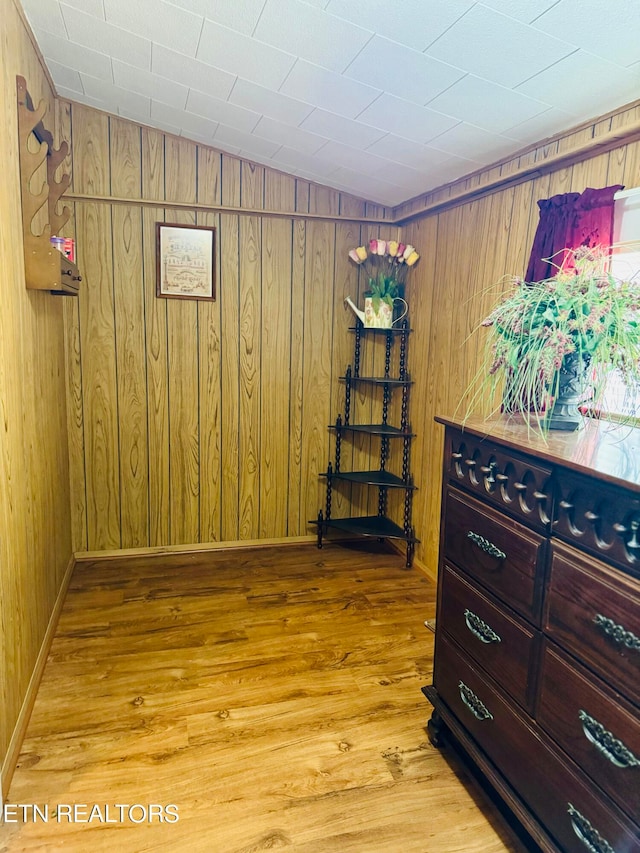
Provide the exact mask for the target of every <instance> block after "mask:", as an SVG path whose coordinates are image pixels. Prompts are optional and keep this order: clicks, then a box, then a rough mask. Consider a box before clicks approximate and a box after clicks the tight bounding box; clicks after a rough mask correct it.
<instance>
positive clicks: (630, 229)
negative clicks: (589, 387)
mask: <svg viewBox="0 0 640 853" xmlns="http://www.w3.org/2000/svg"><path fill="white" fill-rule="evenodd" d="M613 247H614V248H613V253H612V257H611V272H612V273H613V275H614V276H615V277H616V278H619V279H624V280H626V281H635V282H637V284H638V291H639V292H640V187H635V188H634V189H630V190H622V191H621V192H618V193H616V195H615V199H614V219H613ZM631 396H632V395H630V394H629V392H628V390H627V388H626V386H625V385H624V383H623V382H622V378H621V377H620V375H619V374H618V373H617V371H611V374H610V376H609V378H608V380H607V385H606V389H605V393H604V397H603V400H602V403H601V409H602V411H603V412H606V414H607V416H612V417H614V418H617V417H625V418H629V417H633V418H640V388H639V389H638V393H637V394H636V395H635V399H631Z"/></svg>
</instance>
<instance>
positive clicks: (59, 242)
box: [50, 237, 64, 254]
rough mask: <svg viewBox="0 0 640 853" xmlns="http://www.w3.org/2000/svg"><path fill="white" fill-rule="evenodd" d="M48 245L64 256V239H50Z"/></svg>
mask: <svg viewBox="0 0 640 853" xmlns="http://www.w3.org/2000/svg"><path fill="white" fill-rule="evenodd" d="M50 243H51V245H52V246H53V247H54V248H56V249H57V250H58V251H59V252H62V254H64V237H51V238H50Z"/></svg>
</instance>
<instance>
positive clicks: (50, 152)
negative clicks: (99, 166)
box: [16, 76, 82, 296]
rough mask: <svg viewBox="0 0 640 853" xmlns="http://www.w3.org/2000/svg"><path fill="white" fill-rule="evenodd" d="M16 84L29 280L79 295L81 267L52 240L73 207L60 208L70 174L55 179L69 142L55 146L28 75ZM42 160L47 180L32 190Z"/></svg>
mask: <svg viewBox="0 0 640 853" xmlns="http://www.w3.org/2000/svg"><path fill="white" fill-rule="evenodd" d="M16 86H17V95H18V134H19V137H20V186H21V190H22V230H23V235H24V266H25V278H26V285H27V288H28V289H29V290H49V291H51V292H52V293H58V294H67V295H72V296H74V295H77V293H78V290H79V286H80V282H81V280H82V277H81V276H80V274H79V272H78V267H77V266H76V265H75V264H74V263H72V262H71V261H70V260H69V259H68V258H66V257H65V256H64V255H63V254H62V252H59V251H58V250H57V249H56V248H55V247H54V246H52V245H51V242H50V238H51V236H52V235H59V234H60V232H61V230H62V228H63V226H64V225H65V223H66V222H67V220H68V219H69V216H70V215H71V213H70V211H69V208H68V207H64V208H63V210H62V213H58V212H57V211H56V207H57V204H58V201H59V200H60V197H61V196H62V194H63V193H64V192H65V190H66V189H67V188H68V186H69V175H67V174H65V175H62V177H61V179H60V180H59V181H56V179H55V173H56V170H57V168H58V166H59V165H60V164H61V163H62V161H63V160H64V158H65V157H66V156H67V152H68V150H69V146H68V145H67V143H66V142H63V143H62V145H61V146H60V147H59V148H55V146H54V142H53V136H52V134H51V132H50V131H49V130H47V128H46V127H45V126H44V125H43V123H42V118H43V116H44V114H45V112H46V110H47V105H46V103H45V102H44V101H41V102H40V103H39V104H38V106H37V107H36V108H34V106H33V101H32V100H31V96H30V95H29V92H28V91H27V83H26V80H25V79H24V77H20V76H18V77H16ZM32 137H35V140H37V142H39V143H40V145H39V147H38V149H37V150H36V151H32V150H31V147H30V140H31V139H32ZM32 147H33V146H32ZM43 163H46V175H47V176H46V180H45V181H44V183H43V185H42V188H41V189H40V191H39V192H38V193H33V192H32V189H31V181H32V179H33V177H34V175H35V174H36V172H37V171H38V169H40V167H41V166H42V165H43ZM45 204H46V205H47V222H46V224H45V225H44V227H43V228H42V231H41V233H40V234H35V233H34V219H35V218H36V215H37V214H38V212H39V211H40V210H41V208H42V207H43V206H44V205H45Z"/></svg>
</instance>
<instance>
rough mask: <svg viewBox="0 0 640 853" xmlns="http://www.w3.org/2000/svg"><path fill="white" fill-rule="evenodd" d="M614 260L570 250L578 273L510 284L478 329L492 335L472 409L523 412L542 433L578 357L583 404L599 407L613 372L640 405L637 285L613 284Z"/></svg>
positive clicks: (604, 254) (474, 388)
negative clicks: (569, 363)
mask: <svg viewBox="0 0 640 853" xmlns="http://www.w3.org/2000/svg"><path fill="white" fill-rule="evenodd" d="M609 258H610V253H609V251H608V250H603V249H590V248H585V247H580V248H579V249H576V250H575V251H574V252H573V253H572V259H573V264H574V265H575V268H572V269H568V268H566V267H564V268H562V269H560V270H559V271H558V273H557V275H556V276H555V277H554V278H549V279H545V280H544V281H537V282H532V283H528V282H525V281H523V280H522V279H519V278H514V279H512V287H511V290H510V291H509V292H508V293H507V295H506V296H504V297H503V298H502V299H501V301H500V302H499V303H498V304H497V305H496V307H495V308H494V309H493V310H492V311H491V313H490V314H489V316H488V317H487V318H486V319H485V320H484V321H483V322H482V324H481V326H482V327H486V328H488V329H489V336H488V338H487V342H486V349H485V354H484V359H483V362H482V366H481V368H480V370H479V371H478V374H477V375H476V377H475V379H474V381H473V382H472V386H471V388H470V390H471V392H472V398H471V402H470V404H469V409H470V410H471V409H473V408H474V407H475V406H476V405H477V404H478V403H479V401H480V399H485V400H486V398H489V399H491V400H493V401H494V404H495V401H496V400H499V401H500V402H498V403H497V404H495V405H494V409H493V413H495V412H496V411H497V410H498V409H501V410H502V411H507V412H519V413H521V414H522V415H523V416H524V417H525V419H526V420H527V421H528V422H531V421H532V420H533V421H534V422H535V423H536V424H537V425H538V427H540V428H541V429H542V430H543V431H544V429H545V424H546V422H547V421H548V416H549V414H550V413H551V412H552V410H553V406H554V403H555V400H556V399H557V397H558V389H559V383H560V370H561V368H562V366H563V362H564V360H565V358H567V357H568V356H571V355H572V354H574V353H575V354H576V356H577V358H578V359H581V360H582V361H583V364H584V367H585V370H584V374H583V376H584V378H583V379H582V384H581V389H580V390H581V399H582V400H583V401H584V402H585V403H586V402H587V401H590V405H591V406H593V407H594V408H597V406H598V405H599V403H600V402H601V400H602V395H603V391H604V385H605V382H606V379H607V376H608V375H609V374H610V373H611V371H612V370H615V371H617V372H618V373H619V375H620V376H621V377H622V380H623V382H624V385H625V387H626V389H627V393H628V395H629V397H630V399H632V400H633V401H634V403H635V404H637V401H638V399H639V398H640V282H634V281H620V280H618V279H616V278H615V277H614V276H613V275H612V274H611V273H610V271H609ZM565 263H566V262H565ZM576 356H574V358H573V360H574V361H575V359H576ZM503 383H504V388H503ZM501 392H502V393H501Z"/></svg>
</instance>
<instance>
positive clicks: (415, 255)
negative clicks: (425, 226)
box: [407, 249, 420, 267]
mask: <svg viewBox="0 0 640 853" xmlns="http://www.w3.org/2000/svg"><path fill="white" fill-rule="evenodd" d="M419 257H420V255H419V254H418V253H417V252H416V251H415V249H414V250H413V252H411V254H410V255H409V257H408V258H407V266H408V267H412V266H413V265H414V264H415V262H416V261H417V260H418V258H419Z"/></svg>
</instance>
